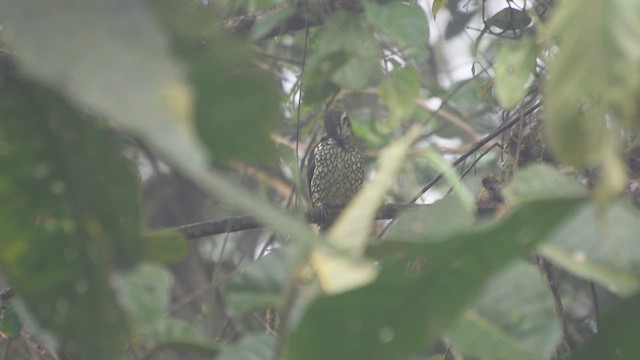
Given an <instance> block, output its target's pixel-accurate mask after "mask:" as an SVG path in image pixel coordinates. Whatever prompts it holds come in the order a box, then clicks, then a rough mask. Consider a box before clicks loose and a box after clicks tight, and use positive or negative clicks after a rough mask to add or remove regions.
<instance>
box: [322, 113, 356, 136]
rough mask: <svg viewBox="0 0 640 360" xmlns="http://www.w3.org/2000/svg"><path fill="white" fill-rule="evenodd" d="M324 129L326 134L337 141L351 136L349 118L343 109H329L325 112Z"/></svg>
mask: <svg viewBox="0 0 640 360" xmlns="http://www.w3.org/2000/svg"><path fill="white" fill-rule="evenodd" d="M324 131H325V132H326V133H327V136H329V137H330V138H333V139H335V140H338V141H341V140H342V139H344V138H346V137H350V136H353V129H352V128H351V120H349V117H348V116H347V113H346V112H344V111H337V110H330V111H329V112H327V114H326V115H325V117H324Z"/></svg>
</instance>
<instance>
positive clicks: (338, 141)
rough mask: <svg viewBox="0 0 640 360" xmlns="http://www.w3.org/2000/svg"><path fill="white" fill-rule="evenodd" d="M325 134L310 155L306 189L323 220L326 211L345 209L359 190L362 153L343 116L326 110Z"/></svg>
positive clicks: (340, 113)
mask: <svg viewBox="0 0 640 360" xmlns="http://www.w3.org/2000/svg"><path fill="white" fill-rule="evenodd" d="M324 131H325V134H324V136H323V137H322V138H321V139H320V141H319V142H318V144H317V145H316V146H315V147H314V148H313V149H312V150H311V151H310V152H309V158H308V161H307V185H308V186H309V195H310V198H311V205H312V206H313V207H319V208H320V210H321V212H322V214H323V216H325V217H326V216H327V208H332V207H343V206H345V205H347V203H348V202H349V201H350V200H351V199H352V198H353V196H354V195H355V194H356V193H357V192H358V190H360V188H361V187H362V183H363V182H364V150H363V147H362V144H361V143H360V140H359V139H358V138H357V137H356V136H355V134H354V133H353V128H352V127H351V120H350V119H349V117H348V116H347V114H346V113H345V112H341V111H338V110H329V111H328V112H327V113H326V114H325V117H324ZM324 225H325V226H328V225H330V223H329V224H324ZM321 228H323V226H321Z"/></svg>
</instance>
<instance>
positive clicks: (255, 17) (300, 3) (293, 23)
mask: <svg viewBox="0 0 640 360" xmlns="http://www.w3.org/2000/svg"><path fill="white" fill-rule="evenodd" d="M338 10H344V11H347V12H351V13H355V14H359V13H362V11H363V8H362V5H361V4H360V1H359V0H307V1H305V0H295V1H291V2H290V3H288V4H287V5H284V6H279V7H275V8H272V9H268V10H262V11H256V12H254V13H251V14H245V15H240V16H236V17H233V18H230V19H226V20H224V21H223V22H222V28H224V29H225V30H227V31H230V32H233V33H235V34H238V35H242V36H245V35H247V34H249V32H250V31H251V29H253V27H254V25H256V24H257V23H259V22H261V21H263V20H264V19H266V18H268V17H269V16H272V15H274V14H276V13H278V12H283V13H286V12H290V13H291V15H290V16H288V17H287V18H286V19H285V20H283V21H282V23H281V24H280V25H279V26H275V27H274V28H273V29H272V30H271V31H270V32H268V33H266V34H265V35H263V36H262V39H260V40H263V39H267V38H271V37H274V36H276V35H280V34H285V33H288V32H291V31H296V30H302V29H304V28H305V23H306V26H309V27H312V26H318V25H322V24H323V23H324V21H325V20H326V19H327V18H328V17H329V16H330V15H331V14H333V13H334V12H336V11H338Z"/></svg>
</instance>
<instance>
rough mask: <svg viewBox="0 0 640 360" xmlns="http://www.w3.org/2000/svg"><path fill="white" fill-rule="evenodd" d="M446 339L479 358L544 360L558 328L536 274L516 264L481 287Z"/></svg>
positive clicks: (546, 291) (546, 292)
mask: <svg viewBox="0 0 640 360" xmlns="http://www.w3.org/2000/svg"><path fill="white" fill-rule="evenodd" d="M446 338H447V339H448V340H449V341H451V343H452V346H453V347H454V348H455V349H456V350H459V351H462V352H463V353H465V354H466V355H472V356H473V357H477V358H481V359H491V360H510V359H521V360H525V359H539V360H546V359H549V358H551V356H552V355H553V352H554V351H555V349H556V346H557V344H558V343H559V342H560V340H561V329H560V324H559V322H558V318H557V316H556V313H555V309H554V305H553V301H552V299H551V294H550V292H549V289H548V288H547V286H546V284H545V283H544V280H543V278H542V276H541V275H540V272H539V270H538V269H537V268H536V267H534V266H532V265H529V264H527V263H525V262H524V261H519V262H516V263H515V264H513V265H512V266H509V267H508V268H506V269H505V270H503V271H501V272H500V273H499V274H497V275H496V276H494V277H493V278H492V279H491V280H490V281H489V282H488V283H487V284H486V286H485V288H484V290H483V291H482V294H481V296H480V298H479V299H478V301H476V303H475V304H474V306H473V307H472V308H470V309H468V310H467V311H465V312H464V314H463V316H462V318H460V320H459V321H458V322H456V323H455V325H454V326H453V327H452V328H451V329H450V330H449V331H447V333H446Z"/></svg>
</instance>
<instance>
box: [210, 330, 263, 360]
mask: <svg viewBox="0 0 640 360" xmlns="http://www.w3.org/2000/svg"><path fill="white" fill-rule="evenodd" d="M275 345H276V339H275V338H274V337H273V336H269V335H266V334H250V335H247V336H244V337H243V338H242V340H240V341H239V342H238V343H236V344H231V345H227V346H225V347H223V348H222V351H221V354H220V357H218V358H217V360H261V359H269V358H271V357H272V356H273V347H274V346H275Z"/></svg>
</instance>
